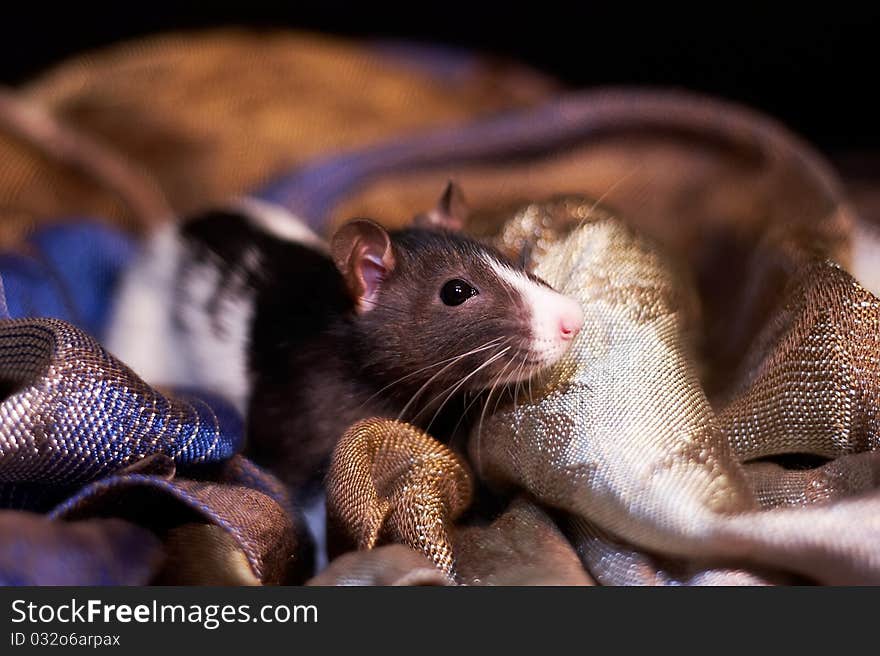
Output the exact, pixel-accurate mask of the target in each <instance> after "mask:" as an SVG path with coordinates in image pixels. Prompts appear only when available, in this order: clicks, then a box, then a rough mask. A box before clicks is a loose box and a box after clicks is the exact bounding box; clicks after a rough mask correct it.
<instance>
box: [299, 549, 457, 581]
mask: <svg viewBox="0 0 880 656" xmlns="http://www.w3.org/2000/svg"><path fill="white" fill-rule="evenodd" d="M451 583H452V581H450V580H449V578H448V577H447V576H446V575H445V574H443V572H441V571H440V570H438V569H437V567H436V565H435V564H434V563H432V562H431V561H430V560H428V559H427V558H426V557H425V556H423V555H422V554H421V553H419V552H418V551H415V550H414V549H411V548H410V547H407V546H404V545H402V544H387V545H385V546H382V547H376V548H375V549H370V550H367V551H350V552H348V553H346V554H343V555H342V556H340V557H339V558H337V559H335V560H334V561H333V562H332V563H330V566H329V567H327V569H325V570H324V571H322V572H321V573H320V574H318V575H317V576H315V577H314V578H312V579H309V581H307V582H306V585H349V586H351V585H392V586H404V585H407V586H409V585H451Z"/></svg>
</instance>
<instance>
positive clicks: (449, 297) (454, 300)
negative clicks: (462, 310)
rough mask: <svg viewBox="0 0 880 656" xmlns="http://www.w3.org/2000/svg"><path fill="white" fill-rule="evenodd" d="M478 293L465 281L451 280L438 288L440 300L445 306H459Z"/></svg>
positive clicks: (459, 279)
mask: <svg viewBox="0 0 880 656" xmlns="http://www.w3.org/2000/svg"><path fill="white" fill-rule="evenodd" d="M479 293H480V292H478V291H477V290H476V289H474V288H473V287H471V285H470V283H469V282H467V281H466V280H462V279H461V278H453V279H452V280H450V281H449V282H447V283H446V284H445V285H443V287H441V288H440V300H441V301H443V302H444V303H446V305H461V304H462V303H464V302H465V301H466V300H468V299H469V298H470V297H471V296H476V295H477V294H479Z"/></svg>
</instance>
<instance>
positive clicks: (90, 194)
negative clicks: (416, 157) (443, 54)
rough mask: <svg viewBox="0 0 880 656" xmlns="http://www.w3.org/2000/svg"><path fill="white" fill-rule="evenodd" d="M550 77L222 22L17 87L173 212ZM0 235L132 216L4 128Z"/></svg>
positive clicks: (534, 94) (542, 90) (526, 95)
mask: <svg viewBox="0 0 880 656" xmlns="http://www.w3.org/2000/svg"><path fill="white" fill-rule="evenodd" d="M552 87H553V85H552V83H551V82H549V81H548V80H547V79H546V78H543V77H541V76H539V75H537V74H535V73H532V72H530V71H528V70H526V69H523V68H520V67H517V66H514V65H510V64H505V63H503V62H496V61H491V60H489V59H483V60H480V61H479V62H478V63H477V65H476V66H475V67H474V68H473V69H472V70H470V71H468V72H464V73H462V74H460V75H457V76H453V77H446V78H442V79H439V78H436V77H432V76H428V75H425V74H424V72H423V71H421V70H419V69H418V68H414V67H412V66H409V65H407V64H405V63H403V62H401V61H399V60H394V59H391V58H389V57H388V56H386V55H383V54H381V53H379V52H378V51H376V50H373V49H371V48H370V47H369V46H367V45H359V44H355V43H351V42H347V41H345V40H341V39H333V38H328V37H323V36H316V35H309V34H302V33H296V32H284V31H270V32H257V31H246V30H233V29H225V30H214V31H207V32H194V33H180V34H168V35H160V36H153V37H148V38H145V39H142V40H139V41H132V42H128V43H124V44H121V45H118V46H113V47H110V48H107V49H105V50H101V51H98V52H94V53H89V54H87V55H83V56H81V57H77V58H74V59H71V60H69V61H67V62H65V63H63V64H61V65H60V66H58V67H56V68H55V69H53V70H51V71H49V72H47V73H45V74H44V75H42V76H41V77H39V78H38V79H36V80H34V81H33V82H31V83H30V84H28V85H26V86H25V87H24V88H22V89H21V98H22V99H23V100H25V101H27V102H32V103H35V104H36V105H37V106H38V107H42V108H45V109H46V110H47V111H48V112H50V113H51V114H52V115H53V116H54V117H56V118H57V119H58V120H60V121H62V122H63V123H64V124H65V125H67V126H69V127H71V128H73V129H75V130H77V131H78V132H80V133H81V134H82V135H83V136H84V137H86V138H88V139H90V140H93V141H96V142H98V143H99V144H103V145H104V146H109V147H112V148H113V149H115V150H116V151H117V152H118V153H119V154H120V155H121V156H123V157H124V158H126V160H127V161H128V163H129V165H130V166H131V167H133V168H134V169H135V170H137V171H139V172H140V173H142V174H145V175H146V176H147V179H148V180H152V181H153V183H150V184H151V185H152V184H154V185H155V187H156V189H158V190H159V191H160V192H161V193H162V194H163V195H164V196H165V198H167V201H168V202H169V204H170V205H171V207H172V208H173V209H174V210H176V211H178V212H191V211H193V210H196V209H200V208H203V207H205V206H206V205H209V204H212V203H217V202H225V201H227V200H228V199H229V198H230V197H231V196H233V195H236V194H239V193H242V192H245V191H249V190H251V189H252V188H254V187H255V186H256V185H259V184H262V183H263V182H265V181H267V180H268V179H270V178H271V177H272V176H274V175H277V174H279V173H281V172H286V171H288V170H289V169H291V168H292V167H293V166H295V165H297V164H300V163H303V162H306V161H308V160H311V159H313V158H314V157H316V156H318V155H321V154H324V153H330V152H333V151H338V150H340V149H347V148H355V147H359V146H363V145H366V144H368V143H372V142H375V141H377V140H380V139H383V138H387V137H389V136H391V135H399V134H403V133H408V132H411V131H414V130H417V129H424V128H429V127H433V126H439V125H448V124H453V123H458V122H462V121H463V120H466V119H468V118H471V117H473V116H475V115H479V114H482V113H485V112H488V111H491V110H496V109H501V108H507V107H513V106H523V105H527V104H530V103H533V102H535V101H536V100H538V99H540V98H543V97H545V96H546V94H547V92H548V91H549V90H550V89H551V88H552ZM0 162H2V165H0V217H2V219H3V220H2V221H0V245H4V246H7V245H9V244H12V243H15V242H17V241H18V240H19V239H20V237H21V235H22V232H23V231H26V230H27V229H28V228H29V227H30V226H31V225H32V223H33V221H39V220H43V219H45V218H57V217H65V216H71V215H80V216H82V215H90V216H97V217H110V218H114V219H117V220H123V221H125V222H126V224H127V225H133V223H132V219H133V213H132V208H131V207H130V206H127V205H126V204H125V203H123V202H121V201H120V200H119V199H118V198H117V197H116V194H114V193H112V191H110V190H108V189H106V188H102V185H101V184H100V182H99V181H96V180H95V179H93V178H89V177H88V176H85V175H83V173H82V172H81V171H78V170H76V169H75V168H71V167H70V166H68V165H66V164H59V163H58V162H52V161H48V160H47V159H46V158H45V157H44V156H43V155H42V154H41V152H40V150H39V149H35V148H34V147H33V146H32V145H30V144H29V143H27V141H26V140H25V141H23V140H21V139H20V138H18V137H17V136H16V135H15V134H10V133H9V131H8V130H6V129H4V128H3V126H2V125H0Z"/></svg>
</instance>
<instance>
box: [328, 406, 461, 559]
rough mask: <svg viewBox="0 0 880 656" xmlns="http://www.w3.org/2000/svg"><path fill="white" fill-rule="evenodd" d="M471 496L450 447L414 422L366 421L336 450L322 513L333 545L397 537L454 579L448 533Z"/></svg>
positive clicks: (368, 543)
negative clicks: (334, 535)
mask: <svg viewBox="0 0 880 656" xmlns="http://www.w3.org/2000/svg"><path fill="white" fill-rule="evenodd" d="M471 495H472V486H471V478H470V475H469V474H468V471H467V469H466V467H465V465H464V464H463V463H462V462H461V461H460V460H459V458H458V457H457V456H456V455H455V454H454V453H452V451H450V450H449V449H448V448H447V447H445V446H443V445H442V444H440V443H439V442H437V441H436V440H434V439H433V438H431V437H430V436H429V435H426V434H425V433H423V432H421V431H419V430H418V429H416V428H415V427H413V426H409V425H407V424H404V423H401V422H397V421H391V420H387V419H368V420H365V421H362V422H358V423H357V424H355V425H354V426H352V427H351V428H350V429H349V430H348V432H347V433H346V434H345V435H344V436H343V438H342V440H341V441H340V442H339V445H338V446H337V448H336V451H335V453H334V457H333V463H332V465H331V467H330V472H329V474H328V484H327V515H328V520H329V522H330V524H331V526H334V527H338V528H339V530H340V534H339V535H338V536H337V539H338V541H339V542H338V546H349V547H351V546H353V547H358V548H360V549H370V548H372V547H374V546H376V545H377V544H379V543H380V542H383V541H393V542H402V543H404V544H408V545H409V546H411V547H413V548H414V549H417V550H419V551H422V552H423V553H424V554H425V555H426V556H427V557H428V558H430V560H431V561H432V562H433V563H434V564H435V565H436V566H437V567H438V568H439V569H440V570H441V571H443V572H444V573H446V574H447V575H449V576H452V574H453V556H452V546H451V545H450V542H449V540H450V537H449V530H450V528H451V523H452V521H453V520H454V519H456V518H457V517H458V515H460V514H461V512H462V511H463V510H464V509H465V508H466V507H467V506H468V504H469V503H470V500H471Z"/></svg>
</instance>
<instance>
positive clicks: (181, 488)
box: [55, 456, 310, 585]
mask: <svg viewBox="0 0 880 656" xmlns="http://www.w3.org/2000/svg"><path fill="white" fill-rule="evenodd" d="M243 462H245V461H244V460H243V459H242V458H241V457H239V456H236V457H235V458H233V459H232V460H231V461H229V462H228V463H224V464H223V465H222V466H221V467H219V468H218V471H216V472H214V473H213V474H212V476H211V478H212V479H214V480H192V479H187V478H184V477H181V476H176V475H171V476H169V477H168V478H167V479H166V480H157V478H155V477H152V476H151V477H139V476H132V475H130V474H121V475H120V476H117V477H112V476H111V477H108V478H105V479H102V480H100V481H98V482H96V483H93V484H92V485H90V486H88V487H87V488H85V489H84V490H82V491H80V492H79V493H78V494H77V497H76V499H75V501H74V502H73V503H67V504H66V506H65V507H64V509H63V510H62V511H61V512H59V513H56V514H55V515H56V517H57V518H59V519H65V520H72V519H81V518H89V517H96V516H97V517H105V516H112V517H120V518H124V519H127V520H129V521H132V522H135V523H137V524H140V525H143V526H147V527H149V528H151V529H152V530H154V531H155V532H157V533H158V534H160V535H166V536H167V538H166V539H167V540H169V541H170V544H169V545H168V546H167V547H166V548H167V549H168V551H169V554H170V560H169V563H168V565H167V566H166V567H165V569H164V570H163V572H162V573H161V574H160V575H159V582H161V583H164V584H172V585H184V584H186V583H187V582H189V583H195V582H196V581H198V582H199V583H200V584H203V585H223V584H226V583H229V582H230V581H229V580H230V577H231V578H233V579H236V580H238V583H237V584H238V585H242V584H245V582H246V581H252V580H254V579H256V580H257V581H259V582H261V583H263V584H269V585H271V584H279V583H296V582H301V581H302V580H303V579H304V578H305V576H306V575H307V573H308V570H309V567H310V562H309V561H308V559H307V558H306V555H305V547H304V545H303V539H304V534H303V528H302V526H301V525H300V524H299V521H300V520H299V516H298V514H296V513H294V512H293V511H292V510H291V509H290V508H289V507H284V505H282V504H279V503H278V500H276V499H275V498H273V497H271V496H268V495H267V494H265V493H263V492H261V491H259V490H257V489H254V488H253V487H247V486H246V485H245V484H247V483H250V481H249V480H248V479H247V478H246V477H243V476H242V475H241V473H240V470H241V468H242V463H243ZM245 466H246V467H252V466H253V465H250V464H249V463H247V464H246V465H245ZM197 522H198V523H199V524H197V525H201V526H202V527H203V528H201V529H196V528H194V527H190V528H183V529H182V531H181V527H185V526H189V525H192V524H194V523H197ZM202 522H210V524H212V525H215V526H217V527H219V528H220V529H222V531H223V532H225V533H226V534H227V535H226V536H225V537H223V538H222V539H219V538H218V536H219V533H217V532H215V531H213V530H212V529H210V528H208V526H209V524H206V523H202ZM199 531H200V533H198V534H199V535H200V537H201V538H210V543H198V542H196V541H195V540H194V539H193V536H194V535H195V534H196V533H197V532H199ZM199 553H201V554H207V553H210V555H209V556H207V558H208V560H207V561H205V562H199V561H198V557H199ZM239 554H240V555H241V557H243V559H244V562H246V563H247V564H248V566H249V567H250V569H251V577H250V578H248V577H247V576H246V575H243V574H241V573H237V572H229V571H222V570H219V571H211V570H210V568H209V567H208V565H209V564H210V563H218V562H224V563H226V564H227V565H228V564H235V565H236V567H238V563H239V562H240V560H239ZM175 562H180V563H181V564H182V567H181V569H180V570H177V569H175V568H173V563H175ZM188 565H192V566H193V567H188Z"/></svg>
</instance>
